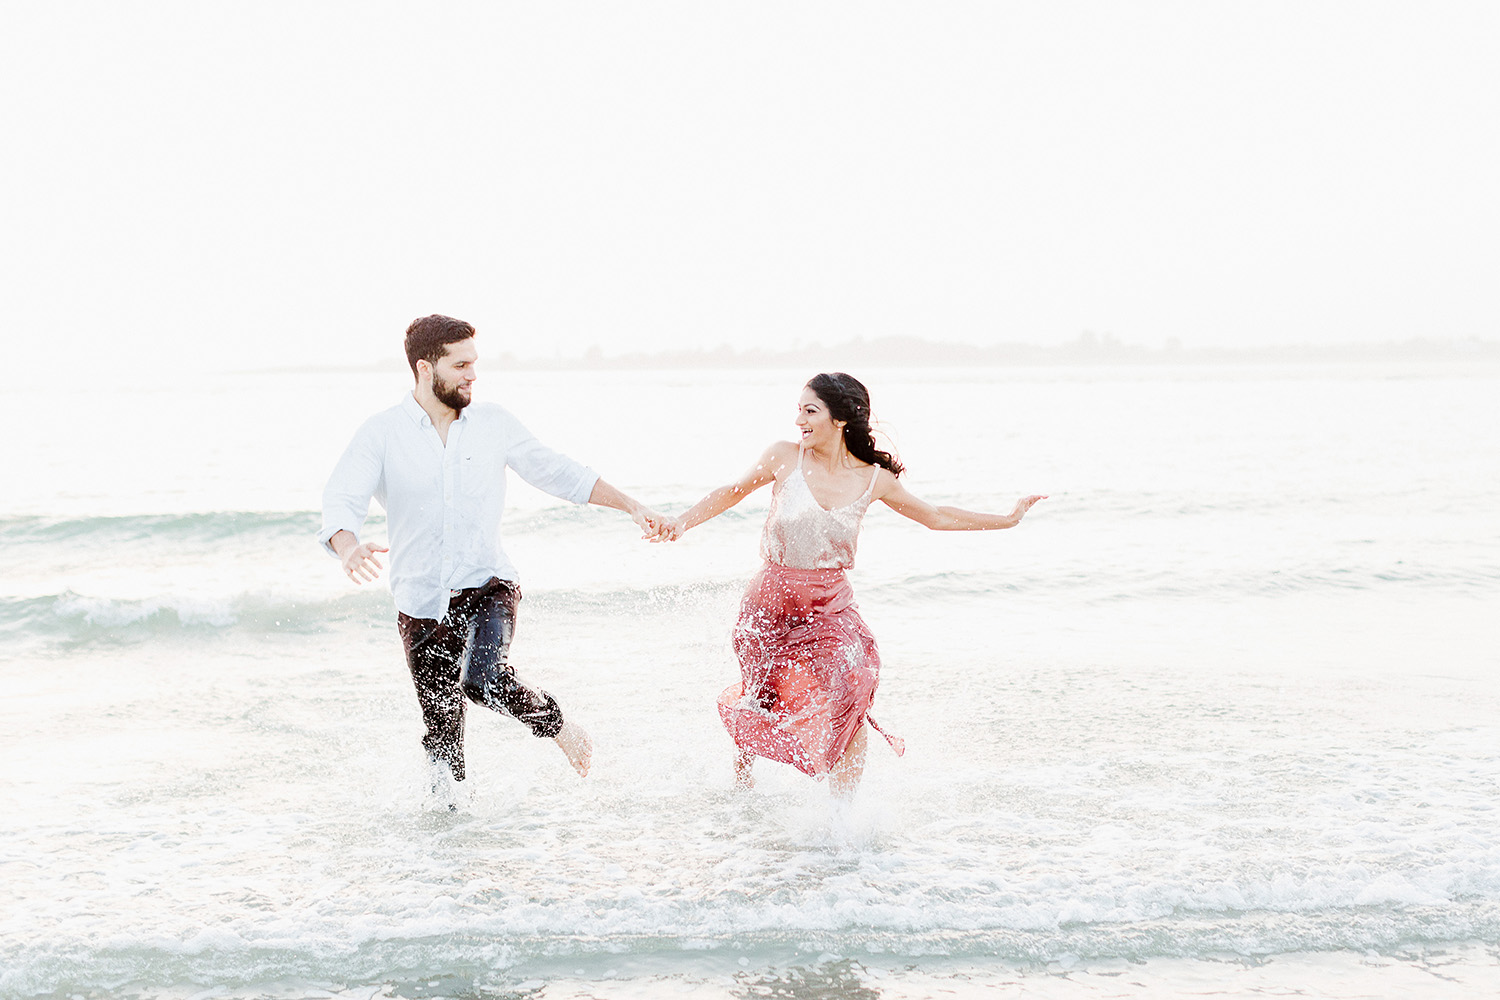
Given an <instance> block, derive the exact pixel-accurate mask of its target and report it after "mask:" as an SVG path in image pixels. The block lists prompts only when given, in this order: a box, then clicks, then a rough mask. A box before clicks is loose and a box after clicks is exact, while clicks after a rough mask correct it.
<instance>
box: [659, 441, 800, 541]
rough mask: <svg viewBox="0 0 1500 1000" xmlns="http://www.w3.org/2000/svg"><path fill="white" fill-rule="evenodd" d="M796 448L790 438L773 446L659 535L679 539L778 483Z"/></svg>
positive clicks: (663, 529)
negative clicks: (768, 486) (765, 487)
mask: <svg viewBox="0 0 1500 1000" xmlns="http://www.w3.org/2000/svg"><path fill="white" fill-rule="evenodd" d="M796 447H797V446H796V445H795V444H792V443H791V442H789V441H778V442H776V443H775V444H773V445H771V447H769V448H767V449H766V450H765V453H764V454H762V455H761V456H760V460H759V461H757V462H756V463H755V465H754V466H752V467H751V468H750V471H748V472H746V473H745V474H744V475H743V476H741V477H740V478H738V479H736V480H735V481H734V482H732V483H730V484H729V485H728V486H720V487H719V488H718V489H716V490H712V491H710V492H709V494H708V495H707V496H705V497H704V498H703V499H702V500H699V501H698V502H697V503H695V504H693V505H692V506H691V507H689V508H688V509H687V510H686V511H685V512H684V513H682V514H681V515H679V516H678V517H677V518H676V520H673V521H668V522H667V523H666V524H665V525H664V526H663V527H662V529H661V533H660V534H659V535H658V537H659V538H660V539H661V540H663V541H668V542H673V541H676V540H677V539H679V538H681V537H682V534H683V532H685V531H687V530H688V529H689V528H696V527H697V526H698V525H700V524H702V523H703V522H704V521H707V520H708V519H709V518H711V517H718V516H719V515H720V514H722V513H724V512H725V511H726V510H728V509H729V508H731V507H733V506H734V505H735V504H737V503H739V502H740V501H741V500H743V499H745V498H746V497H747V496H749V495H750V494H752V493H754V492H755V491H756V490H758V489H760V488H761V487H762V486H764V485H766V484H767V483H770V482H775V480H776V474H777V473H778V472H780V471H781V469H782V468H783V467H784V466H785V465H786V464H787V454H788V450H789V449H790V450H791V451H792V453H795V451H796Z"/></svg>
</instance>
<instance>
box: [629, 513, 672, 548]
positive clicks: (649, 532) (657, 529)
mask: <svg viewBox="0 0 1500 1000" xmlns="http://www.w3.org/2000/svg"><path fill="white" fill-rule="evenodd" d="M630 518H631V520H633V521H634V522H635V523H636V524H637V525H639V526H640V529H641V540H642V541H646V542H664V541H669V540H670V539H669V538H667V537H665V535H666V533H667V532H668V531H669V530H670V528H671V525H672V524H673V523H674V522H673V520H672V519H671V518H669V517H667V516H666V515H664V514H658V513H657V512H656V511H654V510H652V509H651V508H649V507H641V508H638V509H637V510H635V511H633V512H632V513H631V515H630ZM674 537H675V536H674Z"/></svg>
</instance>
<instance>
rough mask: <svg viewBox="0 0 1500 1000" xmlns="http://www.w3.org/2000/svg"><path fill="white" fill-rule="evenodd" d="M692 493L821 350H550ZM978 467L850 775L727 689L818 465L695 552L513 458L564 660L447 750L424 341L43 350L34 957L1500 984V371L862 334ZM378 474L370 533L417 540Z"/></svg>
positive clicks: (924, 429)
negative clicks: (647, 361) (765, 570)
mask: <svg viewBox="0 0 1500 1000" xmlns="http://www.w3.org/2000/svg"><path fill="white" fill-rule="evenodd" d="M482 371H483V373H484V374H483V377H482V378H481V380H480V382H479V383H478V393H477V395H478V397H479V398H480V399H487V400H493V401H498V402H502V403H503V404H505V405H507V406H509V407H510V408H511V409H512V410H513V411H515V412H516V413H517V415H518V416H520V417H521V419H522V420H523V421H524V422H526V423H527V424H528V425H529V426H530V427H531V428H532V429H533V430H534V431H535V432H536V433H537V434H538V436H539V437H541V438H542V439H543V440H544V441H547V442H548V443H550V444H552V445H553V446H555V447H557V448H559V449H560V450H563V451H565V452H567V453H568V454H571V455H573V456H574V457H576V458H578V459H580V460H582V461H585V462H587V463H589V464H590V465H592V466H593V467H594V468H595V469H597V470H598V471H599V472H600V473H601V474H602V475H603V476H604V477H605V478H606V479H608V480H609V481H611V482H613V483H615V484H616V485H618V486H621V487H622V488H624V489H626V490H627V491H628V492H630V493H632V494H635V495H637V496H639V497H640V498H641V499H643V500H645V501H647V502H649V503H654V504H659V505H660V506H662V507H663V508H664V509H666V510H668V511H680V510H682V509H683V508H685V507H686V506H687V505H688V504H690V503H691V502H692V501H694V500H695V499H697V498H698V497H699V496H701V495H702V494H703V493H704V492H706V491H707V490H708V489H709V488H711V487H713V486H716V485H719V484H721V483H723V482H726V481H728V480H729V479H730V478H732V477H733V476H735V475H736V474H738V473H739V472H740V471H742V470H743V469H744V468H746V467H748V466H749V465H750V464H751V462H752V461H753V460H754V459H755V457H756V456H757V455H758V454H759V452H760V451H761V449H762V448H764V447H765V446H766V445H767V444H769V443H770V442H771V441H772V440H776V439H781V438H789V437H791V436H792V434H793V431H794V428H793V426H792V420H793V417H794V407H795V402H796V398H797V394H798V392H799V391H800V388H801V384H802V382H803V381H805V379H806V378H807V377H808V376H810V375H811V374H813V373H812V372H811V371H807V372H802V371H756V372H712V371H677V372H628V373H627V372H602V371H589V372H523V371H515V372H502V371H487V370H484V369H482ZM855 374H857V375H860V376H861V377H862V378H863V379H864V381H865V382H866V384H867V385H869V386H870V388H871V391H872V394H873V397H874V404H875V410H876V414H877V416H878V417H880V418H881V420H882V424H883V426H884V428H885V431H886V432H887V433H888V434H889V436H890V439H891V440H892V441H894V442H895V444H896V445H897V446H898V448H899V450H900V453H901V455H902V457H903V459H904V460H905V461H906V462H907V464H908V466H909V482H910V488H911V489H912V490H913V491H914V492H916V493H918V494H919V495H922V496H925V497H927V498H928V499H931V500H933V501H934V502H937V503H944V504H955V505H959V506H963V507H969V508H977V509H985V510H1009V508H1010V506H1011V505H1012V504H1013V503H1014V501H1015V499H1016V498H1017V497H1019V496H1021V495H1023V494H1026V493H1031V492H1038V493H1046V494H1049V495H1050V499H1049V500H1047V501H1045V502H1043V503H1041V504H1039V505H1038V506H1037V508H1036V509H1035V510H1034V511H1033V512H1032V513H1031V515H1029V516H1028V518H1027V519H1026V521H1025V522H1024V523H1023V524H1022V525H1021V526H1020V527H1018V528H1017V529H1015V530H1011V531H1000V532H987V533H938V532H929V531H926V530H924V529H922V528H920V527H919V526H917V525H915V524H913V523H911V522H909V521H906V520H904V519H903V518H901V517H899V516H897V515H896V514H895V513H893V512H892V511H890V510H888V509H886V508H884V507H882V506H879V505H877V507H876V508H875V509H873V510H872V511H871V513H870V515H869V517H868V518H867V519H866V525H865V532H864V536H863V539H862V542H861V548H860V557H859V565H858V567H857V568H856V570H855V571H854V573H853V574H852V579H853V582H854V587H855V591H856V594H857V595H858V599H859V603H860V607H861V610H862V612H863V614H864V616H865V618H866V620H867V621H868V622H869V623H870V625H871V627H872V628H873V630H874V631H875V634H876V636H877V637H878V639H879V642H880V645H881V651H882V657H883V660H884V668H883V673H882V680H881V687H880V691H879V694H878V696H877V699H876V709H877V713H876V714H877V717H878V718H879V719H880V721H881V723H882V725H883V726H884V727H885V728H886V729H887V730H889V731H891V732H893V733H895V734H898V735H900V736H902V737H904V738H905V740H906V743H907V748H908V749H907V753H906V756H905V757H904V758H899V759H898V758H896V757H895V756H894V755H893V754H891V753H890V752H889V751H888V750H887V749H886V748H885V746H884V744H883V742H881V741H874V742H872V744H871V755H870V762H869V767H868V770H867V774H866V779H865V782H864V785H863V786H862V788H861V790H860V793H859V795H858V797H857V798H856V799H855V800H854V801H853V802H852V803H850V804H837V803H834V802H833V801H831V800H830V798H829V796H828V793H827V788H826V785H824V784H819V783H815V782H813V781H810V780H808V779H806V778H804V777H803V776H801V775H800V774H798V773H796V772H794V771H792V770H790V769H788V768H778V767H777V766H776V765H773V764H770V763H767V762H762V763H761V764H759V765H758V767H757V778H758V786H757V788H756V789H755V790H754V791H753V792H751V793H748V794H736V793H734V792H733V791H732V790H731V770H730V765H731V754H730V744H729V741H728V739H727V737H726V736H725V734H724V732H723V730H722V728H721V726H720V724H719V722H718V719H717V715H716V713H715V711H714V698H715V695H716V694H717V692H718V691H719V690H720V689H721V688H723V687H724V686H726V685H727V684H729V683H731V681H732V680H733V679H734V678H735V676H736V667H735V663H734V659H733V655H732V653H731V651H730V648H729V626H730V622H731V620H732V618H733V615H734V610H735V607H736V604H737V601H738V597H739V592H740V589H741V587H742V586H743V585H744V582H745V581H746V580H747V578H748V577H749V576H750V574H751V573H752V572H753V571H754V570H755V568H756V565H757V556H756V541H757V537H758V533H759V529H760V522H761V519H762V518H763V516H764V512H765V509H766V502H767V499H768V491H763V492H762V493H761V494H758V495H756V496H755V497H752V498H751V499H750V500H747V501H746V502H745V503H744V504H742V505H741V507H739V508H736V509H735V510H733V511H731V512H730V513H728V514H726V515H725V516H723V517H721V518H719V519H717V520H716V521H713V522H710V523H709V524H707V525H705V526H703V527H702V528H699V529H697V530H695V531H693V532H691V533H690V534H689V535H688V536H687V537H686V538H684V539H683V540H682V541H681V542H678V543H676V544H673V545H647V544H644V543H642V542H640V541H639V540H638V538H637V534H638V533H637V532H636V531H635V529H634V527H633V525H632V524H631V523H630V522H629V521H628V519H626V518H625V517H623V516H622V515H620V514H618V513H615V512H612V511H606V510H601V509H599V508H576V507H572V506H569V505H566V504H562V503H560V502H558V501H555V500H553V499H551V498H550V497H546V496H544V495H542V494H539V493H537V492H535V491H534V490H531V489H530V488H529V487H526V486H524V484H521V483H519V481H517V480H515V479H514V477H513V478H512V492H511V505H510V509H509V510H508V512H507V514H506V519H505V523H504V537H505V539H506V546H507V549H508V551H509V552H510V554H511V556H512V558H513V560H514V561H515V562H516V564H517V565H518V566H519V567H520V571H521V574H522V587H523V590H524V593H525V600H524V601H523V603H522V607H521V621H520V625H519V632H518V638H517V641H516V645H515V647H514V650H513V662H514V663H515V664H516V665H517V666H518V668H519V670H520V672H521V673H522V675H523V676H525V677H526V678H528V679H529V680H530V681H532V682H533V683H535V684H537V685H538V686H541V687H543V688H545V689H547V690H549V691H551V692H552V693H553V694H554V695H556V696H557V697H558V699H559V700H560V702H561V703H562V705H563V707H564V709H565V711H566V712H567V713H568V714H569V717H570V718H573V719H575V720H576V721H578V722H580V723H581V724H582V725H583V726H584V727H585V728H587V729H588V730H589V731H590V732H591V733H592V735H593V737H594V740H595V748H596V754H595V765H594V770H593V773H592V774H591V775H590V776H589V777H588V778H587V779H586V780H579V779H578V778H577V777H576V776H575V775H573V774H572V772H571V771H570V770H569V769H568V768H567V765H566V762H565V761H564V759H563V757H562V755H561V754H560V753H559V752H558V751H557V749H556V748H555V747H554V746H553V745H552V744H551V743H550V742H549V741H538V740H535V739H533V738H531V737H530V736H529V735H528V734H527V733H526V732H525V731H524V730H523V729H522V728H521V727H520V726H518V725H517V724H515V723H514V722H512V721H510V720H508V719H503V718H500V717H498V716H495V715H492V714H489V713H485V712H483V711H482V710H478V709H471V711H470V716H469V727H468V741H467V745H468V756H469V774H470V779H469V781H467V782H466V783H465V784H464V785H463V786H460V787H459V788H457V789H441V790H440V791H439V793H438V794H433V793H432V791H431V789H430V782H429V780H428V775H427V774H426V771H425V765H424V762H423V757H422V753H421V750H420V747H419V744H418V738H419V736H420V731H421V727H420V720H419V716H418V712H417V707H416V702H415V698H414V696H413V694H412V691H411V684H410V680H409V677H408V676H407V674H406V668H405V664H404V661H403V659H402V656H401V649H400V644H399V642H398V639H397V636H396V631H395V626H394V610H393V607H392V604H391V600H390V595H389V593H388V592H387V591H386V590H385V589H384V586H383V585H375V586H366V587H362V588H361V587H355V586H354V585H352V584H351V583H349V581H348V580H347V579H346V578H344V577H343V575H342V574H341V573H340V572H339V569H338V566H337V564H336V563H335V562H334V561H333V560H332V559H330V558H328V557H327V556H326V555H324V554H323V553H322V551H321V550H320V549H319V548H318V546H317V545H316V543H315V541H314V533H315V531H316V530H317V527H318V524H319V516H318V514H317V508H318V503H319V495H320V492H321V489H322V485H323V482H324V480H325V479H326V477H327V474H328V472H329V470H330V468H331V466H332V463H333V462H334V460H335V459H336V458H337V456H338V454H339V453H340V452H341V450H342V449H343V446H344V445H345V443H346V442H347V440H348V438H349V436H350V435H351V434H352V432H353V430H354V428H355V427H356V426H357V425H358V424H359V423H360V422H361V421H362V420H363V419H364V418H365V417H366V416H367V415H368V414H370V413H372V412H374V411H375V410H377V409H380V408H383V407H385V406H389V405H392V404H394V403H395V402H396V401H397V400H398V399H399V397H400V395H401V394H402V393H403V392H404V391H405V389H406V388H407V382H408V379H407V378H406V377H405V373H404V370H403V369H401V368H400V367H393V368H392V370H391V371H390V372H388V373H364V374H349V373H336V372H335V373H315V372H280V373H277V372H267V373H248V374H222V375H211V376H207V377H204V378H198V379H194V380H192V381H191V382H190V383H186V384H184V383H182V382H175V381H174V382H170V383H161V384H142V383H131V384H114V383H109V382H100V383H98V384H92V385H87V386H81V387H77V391H75V392H74V393H73V394H72V395H71V396H70V397H69V398H68V399H67V400H66V402H65V403H64V404H61V405H60V404H59V403H58V401H57V398H56V396H55V394H54V393H53V392H52V391H50V390H49V389H48V388H47V387H45V386H39V385H36V384H33V383H27V382H22V383H20V384H15V383H13V384H12V385H9V386H7V387H6V388H5V389H4V390H3V396H0V419H3V420H4V422H5V424H6V425H7V426H8V427H9V428H10V430H9V431H8V432H7V434H6V435H5V436H4V439H3V441H0V469H3V470H4V472H3V479H4V484H5V485H4V488H3V490H0V766H3V769H0V997H4V998H58V1000H61V998H74V997H83V998H95V997H133V998H174V1000H177V998H181V1000H186V998H190V997H198V998H208V997H226V998H251V997H328V996H336V997H357V998H360V1000H372V998H375V997H399V998H418V997H424V998H425V997H455V998H458V997H464V998H469V997H510V998H522V997H524V998H530V1000H544V998H545V1000H559V998H585V997H591V998H627V997H660V996H683V997H702V998H726V997H737V998H749V997H758V996H780V997H795V998H800V1000H815V998H831V1000H877V998H879V1000H906V998H920V997H937V996H952V997H960V998H967V997H981V996H983V997H990V996H1038V997H1054V996H1055V997H1084V996H1088V997H1093V996H1150V997H1172V996H1201V995H1204V994H1208V993H1212V994H1214V995H1217V996H1242V995H1243V996H1261V995H1266V994H1267V993H1277V992H1281V993H1285V992H1289V991H1291V990H1301V991H1302V992H1301V995H1306V996H1329V997H1355V996H1361V997H1367V996H1423V997H1447V996H1491V995H1496V994H1497V992H1500V987H1497V986H1496V984H1497V983H1500V753H1497V748H1500V671H1497V669H1496V668H1497V666H1500V625H1497V622H1500V614H1497V611H1500V446H1497V440H1496V434H1495V429H1496V428H1497V427H1500V366H1497V365H1495V364H1493V363H1485V362H1474V363H1469V364H1460V363H1445V364H1433V363H1427V364H1421V363H1412V364H1403V365H1397V364H1363V365H1356V364H1345V365H1310V364H1309V365H1281V366H1272V365H1257V366H1239V367H1222V368H1219V367H1205V366H1183V367H1166V366H1162V367H1148V366H1139V367H1129V368H1103V367H1089V368H1030V369H977V370H964V371H950V370H915V371H914V370H909V369H908V370H882V369H872V370H870V371H866V372H856V373H855ZM383 531H384V525H383V520H382V518H381V516H380V511H379V509H378V508H376V509H375V510H373V511H372V517H371V521H370V523H369V525H368V528H367V536H368V537H377V538H379V537H383Z"/></svg>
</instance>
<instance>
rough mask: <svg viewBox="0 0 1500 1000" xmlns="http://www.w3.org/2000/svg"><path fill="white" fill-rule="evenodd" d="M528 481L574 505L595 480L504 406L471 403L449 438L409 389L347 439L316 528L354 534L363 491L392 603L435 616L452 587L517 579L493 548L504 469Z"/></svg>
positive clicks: (361, 520)
mask: <svg viewBox="0 0 1500 1000" xmlns="http://www.w3.org/2000/svg"><path fill="white" fill-rule="evenodd" d="M506 466H509V467H510V468H512V469H515V470H516V472H517V473H519V474H520V476H521V478H522V479H524V480H526V481H527V482H528V483H530V484H531V485H532V486H535V487H536V488H537V489H539V490H542V491H544V492H547V493H550V494H552V495H553V496H555V497H559V498H561V499H563V500H570V501H572V502H573V503H577V504H582V503H587V502H588V499H589V495H590V494H591V493H592V492H593V489H594V483H596V482H597V481H598V479H599V477H598V476H597V475H596V474H595V473H594V472H593V470H591V469H589V468H588V467H587V466H583V465H580V464H578V463H577V462H575V461H573V460H572V459H570V458H568V457H566V456H564V455H559V454H558V453H557V452H555V451H553V450H551V449H550V448H547V447H545V446H544V445H542V444H541V443H540V442H539V441H537V439H536V438H535V437H533V436H532V434H531V432H530V431H528V430H527V429H526V428H525V427H524V426H522V424H521V422H520V421H519V420H517V419H516V418H515V417H513V416H511V414H510V412H509V411H507V410H505V409H504V408H502V407H499V406H496V405H495V404H493V403H474V404H472V405H470V406H467V407H465V408H464V409H463V411H462V412H460V414H459V416H458V419H457V420H455V421H453V424H452V425H451V426H450V427H449V428H448V443H447V446H446V447H445V446H444V444H443V439H442V438H441V437H439V436H438V432H437V428H436V427H434V426H433V424H432V420H431V418H429V417H428V416H427V413H426V411H424V410H423V409H422V407H421V405H420V404H419V403H418V402H417V401H416V399H415V398H413V396H412V395H411V394H410V393H407V395H406V398H405V399H403V400H402V401H401V403H400V404H399V405H397V406H393V407H391V408H390V409H389V410H383V411H382V412H380V413H377V414H375V416H373V417H371V418H370V419H369V420H367V421H365V423H364V426H362V427H360V429H359V430H358V432H356V433H355V435H354V440H353V441H351V442H349V447H348V448H347V449H346V450H345V451H344V455H343V457H342V458H340V459H339V462H338V465H336V466H335V467H334V470H333V475H332V476H330V477H329V479H328V486H327V487H326V488H325V489H324V490H323V530H322V531H320V532H318V540H319V541H320V542H322V543H323V547H324V548H325V549H327V550H328V551H329V553H330V554H334V553H333V546H332V545H330V544H329V541H328V540H329V539H330V538H332V537H333V536H334V534H335V533H337V532H339V531H341V530H342V531H348V532H351V533H352V534H353V535H354V536H355V537H356V538H358V537H359V533H360V530H361V529H362V528H363V527H364V524H365V518H366V516H368V514H369V512H370V498H371V497H374V498H375V499H376V500H378V501H380V505H381V506H382V507H384V508H385V511H386V535H387V538H388V541H389V545H390V550H391V554H390V560H391V594H392V595H393V596H394V597H395V599H396V609H397V610H398V611H403V612H405V613H406V614H408V615H411V616H412V617H414V618H437V619H441V618H442V617H443V616H444V615H445V614H447V612H448V598H449V593H450V591H454V590H462V589H464V588H465V587H477V586H479V585H480V584H482V583H484V582H485V581H486V580H488V579H489V578H490V577H492V576H498V577H499V578H500V579H502V580H515V579H517V575H516V568H515V567H514V566H512V565H511V562H510V560H509V559H508V558H506V555H505V550H504V549H502V548H501V547H500V515H501V514H502V513H503V512H504V510H505V468H506Z"/></svg>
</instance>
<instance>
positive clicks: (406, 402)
mask: <svg viewBox="0 0 1500 1000" xmlns="http://www.w3.org/2000/svg"><path fill="white" fill-rule="evenodd" d="M471 405H472V404H471ZM401 411H402V412H403V413H405V414H406V415H407V416H408V417H411V418H412V419H413V420H415V421H416V422H417V426H418V427H431V426H432V418H431V417H429V416H428V415H427V411H426V410H424V409H422V404H421V403H419V402H417V396H416V393H414V392H410V391H408V392H407V394H406V395H405V396H403V397H402V398H401ZM468 419H469V409H468V407H464V408H463V409H462V410H459V411H458V420H456V421H454V422H455V423H462V422H463V421H465V420H468Z"/></svg>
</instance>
